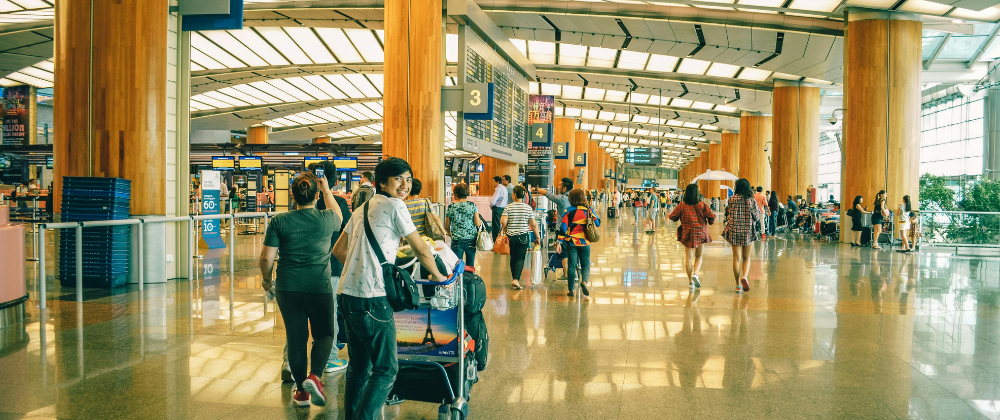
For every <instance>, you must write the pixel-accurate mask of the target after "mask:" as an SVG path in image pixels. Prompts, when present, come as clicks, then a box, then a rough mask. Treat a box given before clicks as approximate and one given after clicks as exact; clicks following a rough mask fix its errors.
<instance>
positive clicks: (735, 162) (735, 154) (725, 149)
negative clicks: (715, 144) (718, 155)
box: [719, 130, 740, 188]
mask: <svg viewBox="0 0 1000 420" xmlns="http://www.w3.org/2000/svg"><path fill="white" fill-rule="evenodd" d="M739 167H740V133H734V132H731V131H728V130H727V131H723V132H722V164H721V165H720V166H719V168H721V169H722V170H723V171H726V172H729V173H731V174H733V175H736V176H739V173H740V171H739ZM735 184H736V181H723V182H722V183H721V185H728V186H729V187H730V188H732V187H733V186H734V185H735Z"/></svg>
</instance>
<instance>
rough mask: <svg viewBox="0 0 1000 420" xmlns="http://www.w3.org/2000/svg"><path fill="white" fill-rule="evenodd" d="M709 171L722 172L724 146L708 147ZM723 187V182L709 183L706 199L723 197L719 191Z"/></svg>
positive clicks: (713, 145)
mask: <svg viewBox="0 0 1000 420" xmlns="http://www.w3.org/2000/svg"><path fill="white" fill-rule="evenodd" d="M708 169H710V170H713V171H721V170H722V144H712V145H709V146H708ZM721 187H722V182H720V181H709V182H708V188H707V189H706V190H705V192H704V193H703V194H705V197H722V193H721V192H720V190H719V189H720V188H721Z"/></svg>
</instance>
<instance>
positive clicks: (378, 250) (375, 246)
mask: <svg viewBox="0 0 1000 420" xmlns="http://www.w3.org/2000/svg"><path fill="white" fill-rule="evenodd" d="M364 209H365V210H364V212H365V236H367V237H368V243H369V244H371V246H372V250H373V251H375V256H376V257H378V262H379V264H380V265H385V264H386V263H387V262H386V260H385V254H383V253H382V246H381V245H379V243H378V241H376V240H375V233H374V232H372V225H371V223H369V222H368V203H365V207H364Z"/></svg>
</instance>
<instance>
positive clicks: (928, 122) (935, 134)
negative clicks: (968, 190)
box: [920, 97, 984, 176]
mask: <svg viewBox="0 0 1000 420" xmlns="http://www.w3.org/2000/svg"><path fill="white" fill-rule="evenodd" d="M983 105H984V100H983V98H968V97H960V98H956V99H953V100H950V101H947V102H943V103H940V104H936V105H933V106H926V107H925V108H924V109H923V110H922V111H921V135H920V174H921V175H923V174H928V173H929V174H932V175H938V176H963V175H971V176H976V175H981V174H982V173H983Z"/></svg>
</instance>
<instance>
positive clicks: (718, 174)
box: [691, 170, 740, 183]
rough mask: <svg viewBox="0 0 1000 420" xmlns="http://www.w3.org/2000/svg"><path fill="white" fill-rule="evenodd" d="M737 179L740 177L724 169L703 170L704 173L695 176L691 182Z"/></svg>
mask: <svg viewBox="0 0 1000 420" xmlns="http://www.w3.org/2000/svg"><path fill="white" fill-rule="evenodd" d="M737 179H740V178H739V177H737V176H736V175H733V174H731V173H729V172H726V171H713V170H707V171H705V173H703V174H701V175H698V176H697V177H695V179H693V180H691V182H692V183H695V182H698V181H735V180H737Z"/></svg>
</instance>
